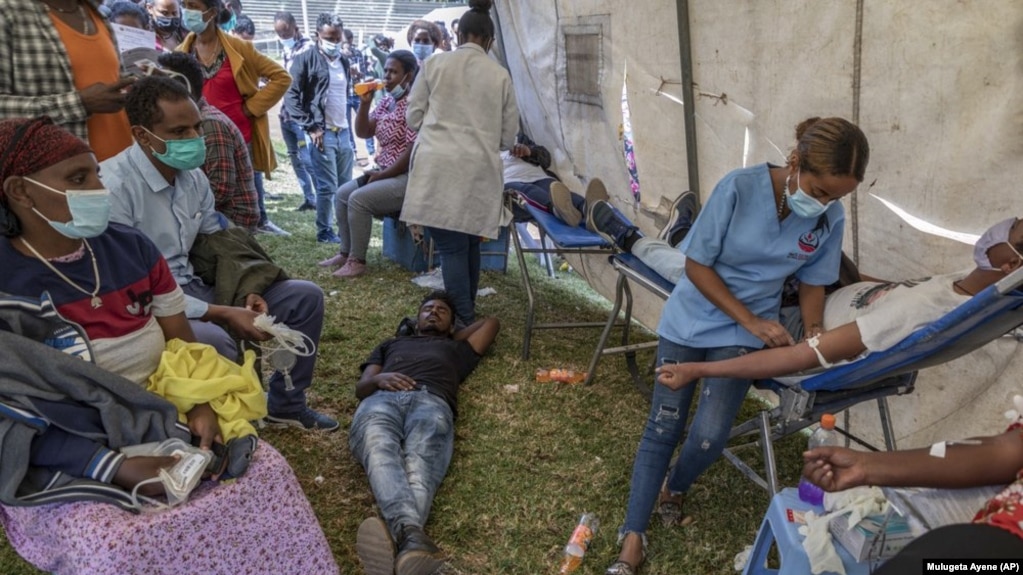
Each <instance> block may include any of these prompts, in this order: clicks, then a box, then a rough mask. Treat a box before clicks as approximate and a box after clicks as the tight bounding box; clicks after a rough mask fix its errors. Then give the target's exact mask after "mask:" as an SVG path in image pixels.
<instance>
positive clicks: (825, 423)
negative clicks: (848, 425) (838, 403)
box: [821, 413, 835, 429]
mask: <svg viewBox="0 0 1023 575" xmlns="http://www.w3.org/2000/svg"><path fill="white" fill-rule="evenodd" d="M821 427H823V428H824V429H834V428H835V416H834V415H832V414H830V413H825V414H824V415H821Z"/></svg>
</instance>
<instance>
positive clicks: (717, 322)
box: [606, 118, 870, 575]
mask: <svg viewBox="0 0 1023 575" xmlns="http://www.w3.org/2000/svg"><path fill="white" fill-rule="evenodd" d="M869 154H870V150H869V146H868V144H867V139H866V137H865V136H864V135H863V132H862V131H860V129H859V128H858V127H856V126H855V125H854V124H852V123H850V122H848V121H846V120H844V119H841V118H823V119H822V118H810V119H808V120H805V121H804V122H802V123H801V124H799V126H797V128H796V146H795V149H794V150H793V151H792V153H791V154H790V155H789V157H788V162H787V164H786V165H785V166H774V165H771V164H759V165H756V166H751V167H748V168H742V169H738V170H735V171H733V172H731V173H729V174H728V175H726V176H725V177H724V178H723V179H722V180H721V181H720V182H719V183H718V185H717V186H716V187H715V188H714V191H713V193H712V194H711V195H710V198H709V199H708V201H707V203H706V205H704V207H703V209H702V210H701V211H700V215H699V217H698V218H697V219H696V222H695V223H694V225H693V228H692V229H691V230H690V232H689V234H688V235H687V236H686V239H685V240H684V241H683V243H682V245H681V247H680V249H681V250H682V251H683V252H684V253H685V254H686V266H685V275H684V276H683V277H682V278H681V279H680V280H679V282H678V283H677V284H676V286H675V290H674V291H673V292H672V294H671V297H670V298H669V299H668V302H667V303H666V304H665V306H664V310H663V312H662V314H661V321H660V325H659V326H658V328H657V333H658V335H659V336H660V340H659V344H658V348H657V354H658V360H657V361H658V365H661V364H663V363H680V362H695V361H716V360H721V359H727V358H732V357H735V356H738V355H741V354H744V353H747V352H749V351H752V350H757V349H760V348H762V347H764V346H767V347H778V346H784V345H792V344H793V343H794V342H793V340H792V337H791V336H790V335H789V333H788V331H786V329H785V328H784V327H782V325H781V324H780V323H779V322H778V309H779V305H780V300H781V292H782V285H783V283H784V281H785V278H787V277H788V276H790V275H794V276H795V277H796V278H798V279H799V280H800V282H801V287H800V291H799V304H800V310H801V312H802V316H803V321H804V325H805V329H806V336H807V337H810V336H812V335H814V334H816V333H819V332H820V329H821V322H822V319H823V314H824V286H826V285H829V284H831V283H833V282H835V281H837V280H838V268H839V262H840V260H841V256H842V231H843V228H844V225H845V211H844V209H843V208H842V204H841V202H839V201H838V200H839V199H841V198H842V197H844V196H846V195H848V194H850V193H852V192H853V191H854V190H855V189H856V187H857V186H858V185H859V183H860V182H862V181H863V174H864V172H865V171H866V168H867V160H868V157H869ZM750 383H751V382H750V381H749V380H744V379H730V378H715V379H705V380H703V382H702V385H701V387H700V388H699V404H698V406H697V409H696V414H695V416H694V417H693V421H692V425H690V426H689V431H688V434H687V436H686V440H685V442H684V443H683V445H682V451H681V453H680V455H679V458H678V463H677V464H676V465H675V467H674V468H673V469H672V470H671V473H670V475H668V477H667V479H665V475H666V473H667V472H668V466H669V463H670V461H671V457H672V454H673V453H674V451H675V448H676V447H677V446H678V442H679V439H680V438H681V436H682V431H683V430H684V429H686V419H687V416H688V414H689V407H690V404H691V403H692V401H693V399H694V397H696V393H697V386H696V385H689V386H685V387H683V388H682V389H679V390H678V391H673V390H671V389H670V388H668V387H665V386H664V385H662V384H660V383H655V384H654V393H653V402H652V404H651V406H650V416H649V419H648V420H647V424H646V429H645V430H644V432H643V437H642V439H641V440H640V444H639V450H638V452H637V453H636V460H635V464H634V466H633V470H632V485H631V489H630V493H629V506H628V510H627V511H626V516H625V524H624V525H623V526H622V528H621V530H620V535H621V543H622V549H621V553H620V555H619V557H618V561H616V562H615V563H614V564H612V565H611V566H610V567H609V568H608V569H607V571H606V573H607V575H631V574H633V573H635V571H636V569H638V568H639V565H640V564H641V563H642V562H643V560H644V558H645V551H644V550H645V547H646V535H645V533H646V529H647V525H648V524H649V522H650V515H651V513H652V511H653V509H654V506H655V504H656V505H658V511H659V513H660V514H661V516H662V519H664V520H665V522H666V523H667V524H670V523H672V522H677V521H679V520H681V519H682V518H683V516H682V507H681V503H682V500H683V498H684V495H685V493H686V492H687V491H688V490H689V487H690V486H691V485H692V484H693V482H694V481H696V479H697V478H698V477H699V476H700V474H702V473H703V472H704V470H706V469H707V468H708V467H709V466H710V465H711V464H712V463H713V462H714V461H715V460H716V459H717V458H718V456H720V455H721V452H722V450H723V449H724V447H725V443H726V442H727V440H728V433H729V431H730V429H731V427H732V421H733V420H734V419H735V416H736V413H737V412H738V411H739V407H740V406H741V405H742V402H743V399H744V398H745V397H746V392H747V390H748V389H749V386H750Z"/></svg>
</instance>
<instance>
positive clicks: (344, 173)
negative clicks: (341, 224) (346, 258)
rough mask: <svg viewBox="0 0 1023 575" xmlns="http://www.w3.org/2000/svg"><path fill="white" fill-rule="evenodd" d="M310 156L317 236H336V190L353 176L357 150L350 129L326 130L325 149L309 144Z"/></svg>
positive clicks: (322, 237)
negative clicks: (353, 149) (313, 179)
mask: <svg viewBox="0 0 1023 575" xmlns="http://www.w3.org/2000/svg"><path fill="white" fill-rule="evenodd" d="M309 157H310V158H311V159H312V162H313V175H314V176H316V239H319V240H324V239H330V238H333V237H336V234H335V233H334V228H333V226H331V222H333V221H334V192H336V191H337V189H338V188H340V187H341V186H342V185H344V184H347V183H348V181H349V180H351V179H352V168H353V167H354V166H355V152H353V151H352V146H351V144H350V143H349V141H348V130H338V131H336V132H335V131H333V130H325V131H324V132H323V150H320V149H319V148H317V147H316V146H309Z"/></svg>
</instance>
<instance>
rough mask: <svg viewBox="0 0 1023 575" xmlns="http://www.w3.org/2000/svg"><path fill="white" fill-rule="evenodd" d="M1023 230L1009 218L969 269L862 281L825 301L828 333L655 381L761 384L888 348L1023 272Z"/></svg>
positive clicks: (681, 367) (980, 244) (691, 366)
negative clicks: (717, 379)
mask: <svg viewBox="0 0 1023 575" xmlns="http://www.w3.org/2000/svg"><path fill="white" fill-rule="evenodd" d="M1021 252H1023V224H1021V223H1020V220H1019V219H1018V218H1009V219H1007V220H1004V221H1001V222H999V223H997V224H995V225H994V226H992V227H991V228H989V229H988V230H987V231H986V232H984V235H982V236H981V237H980V239H979V240H978V241H977V243H976V244H975V245H974V252H973V259H974V261H975V262H976V267H975V268H973V269H972V270H966V271H960V272H954V273H950V274H944V275H937V276H933V277H929V278H923V279H919V280H911V281H904V282H898V283H894V282H887V283H886V282H859V283H856V284H853V285H850V286H847V287H844V288H841V289H839V290H837V291H835V292H834V293H832V294H831V295H830V296H828V298H827V301H826V303H825V307H824V331H823V332H822V333H820V334H819V335H816V336H814V337H810V338H808V339H806V340H805V341H802V342H800V343H798V344H796V345H790V346H784V347H776V348H771V349H764V350H761V351H757V352H754V353H748V354H746V355H742V356H739V357H735V358H732V359H727V360H723V361H712V362H700V363H696V362H693V363H678V364H674V365H670V364H669V365H663V366H661V367H659V368H658V369H657V373H658V375H657V380H658V381H659V382H660V383H662V384H664V385H666V386H668V387H670V388H672V389H680V388H682V387H684V386H686V385H688V384H689V383H691V382H693V381H696V380H697V379H699V378H702V377H742V378H751V379H763V378H770V377H777V376H782V375H788V374H793V373H796V372H800V371H803V370H807V369H812V368H816V367H823V368H829V367H832V366H834V365H835V364H836V363H837V362H840V361H846V360H853V359H857V358H859V357H860V356H861V355H865V353H864V352H866V353H870V352H874V351H880V350H884V349H888V348H890V347H892V346H894V345H895V344H897V343H899V342H900V341H902V340H903V339H904V338H905V337H906V336H908V335H909V334H911V333H913V332H914V331H916V330H917V329H919V328H920V327H923V326H925V325H927V324H929V323H931V322H933V321H935V320H936V319H938V318H940V317H941V316H943V315H945V314H946V313H948V312H950V311H952V310H953V309H955V308H956V307H958V306H959V304H961V303H963V302H964V301H966V300H967V299H969V298H970V297H972V296H974V295H976V294H977V293H978V292H980V291H981V290H983V289H984V288H986V287H988V286H990V285H992V284H994V283H995V282H997V281H998V280H1000V279H1002V278H1004V277H1005V276H1007V275H1009V274H1010V273H1012V272H1014V271H1016V270H1018V269H1020V267H1021V266H1023V255H1021Z"/></svg>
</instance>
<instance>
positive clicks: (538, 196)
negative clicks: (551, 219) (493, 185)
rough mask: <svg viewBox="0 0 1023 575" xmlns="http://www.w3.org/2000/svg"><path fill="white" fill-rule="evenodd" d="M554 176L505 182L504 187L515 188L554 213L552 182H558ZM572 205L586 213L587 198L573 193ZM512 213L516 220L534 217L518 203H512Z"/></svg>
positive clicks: (580, 211) (581, 212)
mask: <svg viewBox="0 0 1023 575" xmlns="http://www.w3.org/2000/svg"><path fill="white" fill-rule="evenodd" d="M556 181H557V180H555V179H554V178H544V179H542V180H536V181H535V182H505V183H504V187H505V188H508V189H512V190H515V191H516V192H518V193H519V194H520V195H522V196H524V197H526V198H529V201H530V202H532V203H534V204H537V205H540V206H543V208H544V209H545V210H547V211H548V212H549V213H554V210H553V209H552V207H551V206H552V205H553V204H552V203H551V184H553V183H554V182H556ZM572 205H573V206H575V209H577V210H579V213H580V214H586V198H584V197H582V196H580V195H579V194H572ZM512 213H513V214H514V215H515V219H516V220H520V221H526V220H530V219H532V218H531V217H530V216H529V212H527V211H526V210H524V209H522V208H520V207H519V206H517V205H514V204H513V205H512Z"/></svg>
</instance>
